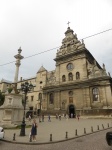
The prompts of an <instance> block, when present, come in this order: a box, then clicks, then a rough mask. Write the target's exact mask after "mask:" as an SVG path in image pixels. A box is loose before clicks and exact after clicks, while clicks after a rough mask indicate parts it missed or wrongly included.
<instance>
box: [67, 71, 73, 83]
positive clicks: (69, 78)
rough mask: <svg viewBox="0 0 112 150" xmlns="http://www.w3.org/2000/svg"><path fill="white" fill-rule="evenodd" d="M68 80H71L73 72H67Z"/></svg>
mask: <svg viewBox="0 0 112 150" xmlns="http://www.w3.org/2000/svg"><path fill="white" fill-rule="evenodd" d="M68 80H69V81H72V80H73V74H72V73H71V72H70V73H69V74H68Z"/></svg>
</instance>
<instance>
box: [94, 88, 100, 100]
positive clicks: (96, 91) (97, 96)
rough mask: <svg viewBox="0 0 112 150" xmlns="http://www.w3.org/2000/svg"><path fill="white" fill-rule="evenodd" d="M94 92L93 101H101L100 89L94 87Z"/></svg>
mask: <svg viewBox="0 0 112 150" xmlns="http://www.w3.org/2000/svg"><path fill="white" fill-rule="evenodd" d="M92 94H93V101H99V90H98V88H93V90H92Z"/></svg>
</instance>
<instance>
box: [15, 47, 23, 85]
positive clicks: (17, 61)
mask: <svg viewBox="0 0 112 150" xmlns="http://www.w3.org/2000/svg"><path fill="white" fill-rule="evenodd" d="M21 51H22V50H21V47H20V48H19V49H18V54H17V55H15V56H14V57H15V58H16V63H15V65H16V71H15V77H14V83H17V81H18V75H19V66H20V65H21V63H20V60H21V59H23V58H24V57H23V56H21Z"/></svg>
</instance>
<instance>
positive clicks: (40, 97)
mask: <svg viewBox="0 0 112 150" xmlns="http://www.w3.org/2000/svg"><path fill="white" fill-rule="evenodd" d="M39 100H40V111H39V122H41V105H42V93H39Z"/></svg>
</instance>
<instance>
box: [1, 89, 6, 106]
mask: <svg viewBox="0 0 112 150" xmlns="http://www.w3.org/2000/svg"><path fill="white" fill-rule="evenodd" d="M4 100H5V95H3V94H2V93H1V91H0V106H1V105H3V103H4Z"/></svg>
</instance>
